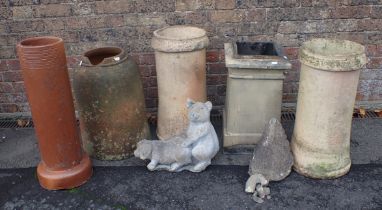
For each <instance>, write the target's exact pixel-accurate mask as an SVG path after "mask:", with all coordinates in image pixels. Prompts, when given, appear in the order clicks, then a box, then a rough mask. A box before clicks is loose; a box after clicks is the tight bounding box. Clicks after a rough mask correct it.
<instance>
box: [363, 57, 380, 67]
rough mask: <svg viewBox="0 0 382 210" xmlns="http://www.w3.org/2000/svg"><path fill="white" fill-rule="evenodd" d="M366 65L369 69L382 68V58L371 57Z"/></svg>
mask: <svg viewBox="0 0 382 210" xmlns="http://www.w3.org/2000/svg"><path fill="white" fill-rule="evenodd" d="M366 67H367V68H369V69H381V68H382V58H370V60H369V62H368V63H367V65H366Z"/></svg>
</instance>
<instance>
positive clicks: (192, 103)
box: [187, 98, 195, 108]
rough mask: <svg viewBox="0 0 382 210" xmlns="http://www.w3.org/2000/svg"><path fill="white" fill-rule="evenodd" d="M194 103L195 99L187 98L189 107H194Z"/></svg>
mask: <svg viewBox="0 0 382 210" xmlns="http://www.w3.org/2000/svg"><path fill="white" fill-rule="evenodd" d="M194 104H195V102H194V101H193V100H191V99H189V98H187V108H190V107H192V105H194Z"/></svg>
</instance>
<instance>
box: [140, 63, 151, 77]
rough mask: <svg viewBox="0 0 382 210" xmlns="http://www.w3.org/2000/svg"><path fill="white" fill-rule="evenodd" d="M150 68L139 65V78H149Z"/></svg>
mask: <svg viewBox="0 0 382 210" xmlns="http://www.w3.org/2000/svg"><path fill="white" fill-rule="evenodd" d="M150 71H151V68H150V66H145V65H140V66H139V72H140V73H141V77H150V76H151V72H150Z"/></svg>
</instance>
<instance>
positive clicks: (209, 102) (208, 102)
mask: <svg viewBox="0 0 382 210" xmlns="http://www.w3.org/2000/svg"><path fill="white" fill-rule="evenodd" d="M204 104H205V105H206V106H207V108H208V110H210V111H211V109H212V103H211V101H207V102H206V103H204Z"/></svg>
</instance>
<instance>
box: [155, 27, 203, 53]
mask: <svg viewBox="0 0 382 210" xmlns="http://www.w3.org/2000/svg"><path fill="white" fill-rule="evenodd" d="M151 46H152V47H153V48H154V49H155V50H157V51H162V52H187V51H195V50H200V49H203V48H206V47H207V46H208V37H207V33H206V31H205V30H204V29H201V28H198V27H194V26H183V25H182V26H169V27H165V28H162V29H158V30H156V31H154V38H153V39H152V41H151Z"/></svg>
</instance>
